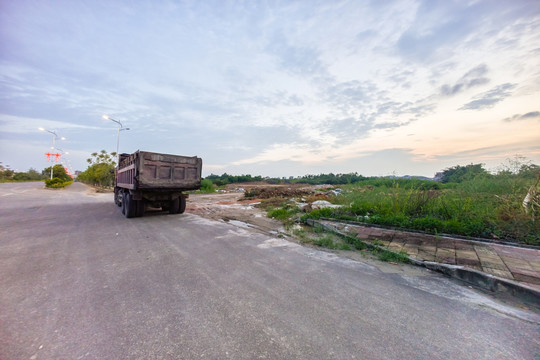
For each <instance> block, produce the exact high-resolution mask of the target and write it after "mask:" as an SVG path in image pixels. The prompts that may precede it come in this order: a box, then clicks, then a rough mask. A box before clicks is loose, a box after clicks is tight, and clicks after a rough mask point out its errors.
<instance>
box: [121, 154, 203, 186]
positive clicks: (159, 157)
mask: <svg viewBox="0 0 540 360" xmlns="http://www.w3.org/2000/svg"><path fill="white" fill-rule="evenodd" d="M201 170H202V159H201V158H198V157H196V156H181V155H170V154H159V153H153V152H148V151H137V152H135V153H133V154H131V155H129V156H128V157H126V158H124V159H122V160H121V161H120V164H119V166H118V170H117V181H116V185H117V186H118V187H121V188H125V189H130V190H143V189H146V190H152V191H160V190H163V191H171V190H174V191H187V190H196V189H199V188H200V187H201Z"/></svg>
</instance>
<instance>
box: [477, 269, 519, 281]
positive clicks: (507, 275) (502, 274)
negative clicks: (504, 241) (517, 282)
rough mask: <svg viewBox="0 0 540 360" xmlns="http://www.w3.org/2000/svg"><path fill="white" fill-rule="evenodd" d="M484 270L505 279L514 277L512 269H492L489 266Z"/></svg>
mask: <svg viewBox="0 0 540 360" xmlns="http://www.w3.org/2000/svg"><path fill="white" fill-rule="evenodd" d="M483 271H484V272H487V273H489V274H492V275H495V276H498V277H502V278H505V279H511V280H513V279H514V276H512V273H511V272H510V271H502V270H499V269H492V268H488V267H485V268H483Z"/></svg>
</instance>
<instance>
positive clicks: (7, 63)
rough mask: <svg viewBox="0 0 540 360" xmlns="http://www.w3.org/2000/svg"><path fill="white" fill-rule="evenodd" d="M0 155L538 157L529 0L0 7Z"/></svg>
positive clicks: (370, 169) (257, 168)
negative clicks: (57, 151) (55, 136)
mask: <svg viewBox="0 0 540 360" xmlns="http://www.w3.org/2000/svg"><path fill="white" fill-rule="evenodd" d="M0 46H1V48H0V161H2V163H3V164H4V165H10V166H11V168H13V169H17V170H20V171H25V170H28V169H29V168H30V167H32V168H35V169H38V170H41V169H43V168H45V167H46V166H48V163H47V162H46V158H45V155H44V153H45V152H47V151H48V150H49V149H50V147H51V145H52V144H51V143H52V135H51V134H49V133H45V132H41V131H39V130H38V128H39V127H43V128H46V129H50V130H55V131H56V132H57V134H58V135H59V136H62V137H66V138H67V140H65V141H58V142H57V147H59V148H62V149H63V150H64V151H67V152H69V154H68V155H65V156H64V159H65V160H66V161H68V162H69V167H70V168H71V169H72V170H84V169H86V166H87V163H86V159H87V158H88V157H89V155H90V153H92V152H94V151H99V150H101V149H105V150H107V151H115V150H116V129H117V127H116V124H115V123H113V122H112V121H110V120H105V119H103V118H102V115H103V114H108V115H109V116H111V117H112V118H114V119H117V120H119V121H121V122H122V123H123V124H124V126H126V127H129V128H130V130H129V131H122V132H121V135H120V151H121V152H133V151H136V150H138V149H140V150H146V151H154V152H165V153H172V154H181V155H197V156H200V157H202V158H203V164H204V165H203V175H209V174H211V173H214V174H221V173H223V172H227V173H229V174H252V175H263V176H279V177H281V176H287V177H288V176H299V175H304V174H319V173H328V172H333V173H347V172H358V173H360V174H362V175H375V176H377V175H390V174H397V175H424V176H433V174H434V173H435V172H436V171H440V170H442V169H444V168H447V167H450V166H454V165H458V164H459V165H466V164H470V163H484V164H486V168H488V169H494V168H496V167H497V166H498V165H500V164H501V163H503V162H504V161H505V159H507V158H512V157H514V156H515V155H517V154H519V155H521V156H524V157H525V158H526V159H528V160H531V161H532V162H534V163H536V164H539V163H540V2H539V1H533V0H530V1H525V0H522V1H519V0H518V1H505V0H504V1H496V0H490V1H436V0H426V1H360V0H356V1H315V0H310V1H307V0H306V1H114V0H107V1H27V0H18V1H3V2H1V3H0Z"/></svg>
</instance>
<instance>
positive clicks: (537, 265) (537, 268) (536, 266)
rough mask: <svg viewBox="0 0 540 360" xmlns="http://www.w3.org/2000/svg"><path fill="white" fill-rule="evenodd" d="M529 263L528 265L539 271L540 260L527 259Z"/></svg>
mask: <svg viewBox="0 0 540 360" xmlns="http://www.w3.org/2000/svg"><path fill="white" fill-rule="evenodd" d="M529 265H530V266H531V267H532V268H533V269H534V270H535V271H540V262H533V261H529Z"/></svg>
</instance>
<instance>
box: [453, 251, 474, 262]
mask: <svg viewBox="0 0 540 360" xmlns="http://www.w3.org/2000/svg"><path fill="white" fill-rule="evenodd" d="M456 258H460V259H475V260H478V255H476V251H474V250H473V251H468V250H457V249H456Z"/></svg>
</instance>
